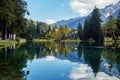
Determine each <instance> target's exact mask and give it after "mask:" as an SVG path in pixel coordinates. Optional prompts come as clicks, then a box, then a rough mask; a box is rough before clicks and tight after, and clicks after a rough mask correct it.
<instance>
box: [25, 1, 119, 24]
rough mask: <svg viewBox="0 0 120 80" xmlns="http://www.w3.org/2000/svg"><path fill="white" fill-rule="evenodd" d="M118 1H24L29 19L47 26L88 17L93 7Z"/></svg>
mask: <svg viewBox="0 0 120 80" xmlns="http://www.w3.org/2000/svg"><path fill="white" fill-rule="evenodd" d="M118 1H119V0H26V2H27V4H28V5H27V6H28V11H29V12H30V15H29V16H26V17H27V18H29V19H33V20H35V21H42V22H47V23H48V24H50V23H53V22H56V21H60V20H67V19H70V18H75V17H81V16H86V15H88V14H89V13H90V12H91V11H92V9H93V8H94V6H95V5H96V6H97V7H98V8H104V7H105V6H106V5H109V4H111V3H116V2H118Z"/></svg>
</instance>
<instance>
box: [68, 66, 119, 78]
mask: <svg viewBox="0 0 120 80" xmlns="http://www.w3.org/2000/svg"><path fill="white" fill-rule="evenodd" d="M69 77H70V79H72V80H120V79H118V78H117V77H115V76H109V75H108V74H105V73H104V72H98V73H97V75H96V76H94V73H93V71H92V69H91V67H90V66H88V65H87V64H79V66H78V67H75V68H73V69H72V70H71V73H70V75H69Z"/></svg>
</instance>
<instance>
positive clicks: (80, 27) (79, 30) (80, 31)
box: [77, 23, 83, 40]
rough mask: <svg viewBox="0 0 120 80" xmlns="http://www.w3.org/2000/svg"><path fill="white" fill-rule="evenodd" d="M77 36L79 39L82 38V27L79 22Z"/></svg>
mask: <svg viewBox="0 0 120 80" xmlns="http://www.w3.org/2000/svg"><path fill="white" fill-rule="evenodd" d="M77 28H78V36H79V39H80V40H83V29H82V25H81V24H80V23H79V24H78V27H77Z"/></svg>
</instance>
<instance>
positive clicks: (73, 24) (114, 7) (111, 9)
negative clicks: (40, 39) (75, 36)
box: [52, 1, 120, 29]
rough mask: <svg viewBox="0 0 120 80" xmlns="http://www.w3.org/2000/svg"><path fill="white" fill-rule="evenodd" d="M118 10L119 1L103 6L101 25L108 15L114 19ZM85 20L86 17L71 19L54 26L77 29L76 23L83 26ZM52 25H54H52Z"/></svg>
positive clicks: (119, 6) (119, 7)
mask: <svg viewBox="0 0 120 80" xmlns="http://www.w3.org/2000/svg"><path fill="white" fill-rule="evenodd" d="M119 9H120V1H119V2H118V3H116V4H110V5H107V6H105V7H104V8H103V9H100V14H101V19H102V21H103V23H105V22H106V21H107V19H108V16H109V13H111V14H112V15H113V16H114V17H116V16H117V14H118V10H119ZM89 15H90V14H89ZM85 18H86V16H84V17H77V18H72V19H69V20H61V21H58V22H56V23H55V24H56V25H57V26H64V25H67V26H68V27H69V28H71V29H77V26H78V23H79V22H80V23H81V24H83V23H84V20H85ZM52 25H54V24H52Z"/></svg>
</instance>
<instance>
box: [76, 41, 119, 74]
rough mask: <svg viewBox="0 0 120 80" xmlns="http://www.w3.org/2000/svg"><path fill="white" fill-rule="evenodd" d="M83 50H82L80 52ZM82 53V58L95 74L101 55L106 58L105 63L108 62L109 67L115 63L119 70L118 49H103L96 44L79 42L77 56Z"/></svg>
mask: <svg viewBox="0 0 120 80" xmlns="http://www.w3.org/2000/svg"><path fill="white" fill-rule="evenodd" d="M82 51H83V52H82ZM83 53H84V59H85V62H86V63H87V64H89V65H90V66H91V68H92V69H93V72H94V73H95V74H96V73H97V72H98V71H99V68H100V64H101V56H102V57H104V58H105V59H106V60H107V63H108V64H110V65H111V66H110V67H111V68H113V65H114V64H116V65H117V69H118V70H119V72H120V49H119V48H117V47H116V48H115V49H114V50H113V49H112V50H111V49H107V50H105V49H103V48H99V47H98V44H97V45H96V44H89V43H79V46H78V53H77V54H78V57H79V58H80V57H81V56H82V54H83Z"/></svg>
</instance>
